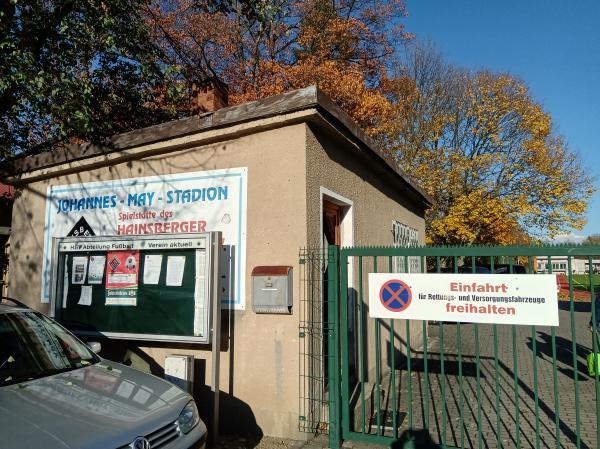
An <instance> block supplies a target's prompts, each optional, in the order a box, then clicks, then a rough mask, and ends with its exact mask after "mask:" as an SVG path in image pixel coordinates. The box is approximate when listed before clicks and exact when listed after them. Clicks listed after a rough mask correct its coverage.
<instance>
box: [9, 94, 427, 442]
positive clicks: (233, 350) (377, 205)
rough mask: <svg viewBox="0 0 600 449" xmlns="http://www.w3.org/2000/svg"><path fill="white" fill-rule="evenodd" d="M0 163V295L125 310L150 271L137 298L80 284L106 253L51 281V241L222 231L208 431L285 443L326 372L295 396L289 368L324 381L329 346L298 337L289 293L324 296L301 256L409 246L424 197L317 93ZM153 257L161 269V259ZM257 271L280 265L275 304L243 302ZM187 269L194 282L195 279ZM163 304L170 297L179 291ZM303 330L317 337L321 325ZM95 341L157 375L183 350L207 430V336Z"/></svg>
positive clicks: (420, 232) (40, 303) (88, 309)
mask: <svg viewBox="0 0 600 449" xmlns="http://www.w3.org/2000/svg"><path fill="white" fill-rule="evenodd" d="M209 109H210V108H209ZM2 172H3V177H4V182H7V183H10V184H12V185H14V186H15V189H16V194H15V200H14V207H13V218H12V237H11V239H12V249H13V250H12V252H11V260H10V267H11V276H10V285H9V295H10V296H12V297H14V298H17V299H20V300H21V301H23V302H25V303H27V304H28V305H30V306H31V307H33V308H35V309H38V310H40V311H42V312H44V313H47V314H55V315H56V314H58V313H59V312H60V310H61V309H63V308H65V307H67V306H68V307H69V308H73V310H79V309H81V310H83V312H82V313H85V314H86V315H85V316H87V317H88V318H89V319H90V320H92V322H93V320H94V317H95V314H96V313H98V314H99V313H100V311H101V310H103V308H104V309H106V308H110V310H111V311H115V312H114V313H115V314H118V313H126V312H127V313H129V312H130V311H134V310H135V309H134V308H135V307H140V305H141V304H142V301H151V299H149V298H144V297H142V296H143V295H142V287H143V286H144V285H145V284H152V281H150V278H151V277H152V274H151V270H150V269H148V273H150V274H148V273H146V272H144V271H145V270H144V269H142V268H140V272H139V281H138V278H137V276H138V274H136V281H135V282H136V285H135V288H137V286H138V282H139V290H138V293H137V295H138V297H137V302H136V301H130V302H127V301H126V302H120V303H119V302H114V301H112V300H111V301H109V300H108V298H106V300H105V299H104V296H96V292H97V291H99V292H101V291H103V289H104V288H108V285H107V284H106V283H105V282H104V281H102V279H103V276H104V275H103V274H102V272H100V273H99V278H94V279H95V280H93V279H92V271H97V270H98V268H100V269H102V270H103V269H104V267H105V265H104V264H105V263H107V264H108V263H109V260H108V258H106V259H101V260H100V263H101V265H99V262H98V259H94V260H95V262H94V265H92V261H91V259H90V260H89V263H88V258H87V257H88V256H87V255H85V254H86V253H82V254H84V255H83V256H78V257H79V258H77V257H74V258H73V260H72V262H71V259H68V260H69V262H65V270H67V271H64V273H63V275H57V273H61V271H60V270H62V269H63V268H62V267H61V266H59V267H57V262H56V260H55V259H53V254H55V253H56V251H58V249H57V247H56V242H57V241H58V240H56V239H61V238H64V237H66V236H71V240H73V239H77V240H78V241H81V242H85V241H86V239H89V238H90V236H95V238H98V237H100V236H108V237H110V236H114V237H115V238H116V237H119V238H120V237H123V238H125V237H128V238H130V237H131V236H137V235H141V236H144V235H148V234H152V235H158V236H167V235H169V236H173V235H184V234H186V233H194V234H197V233H202V232H208V231H220V232H221V236H222V242H221V243H222V251H223V253H222V254H221V271H220V276H219V281H218V284H219V285H218V288H219V295H220V300H221V304H222V310H223V313H222V320H221V347H220V366H221V369H220V385H221V413H220V417H221V429H222V430H225V431H227V430H234V431H238V432H239V431H244V430H247V431H249V432H255V433H261V434H264V435H271V436H280V437H289V438H302V433H301V432H300V430H301V429H303V425H302V423H301V422H300V421H301V419H300V418H299V416H300V415H302V413H301V410H302V409H303V407H304V405H303V401H305V400H309V401H310V400H311V398H312V397H313V396H319V397H323V395H324V394H325V390H326V388H327V387H326V385H325V381H323V382H322V384H321V385H320V386H319V385H317V386H316V387H315V386H314V385H313V386H312V387H311V388H310V389H309V390H308V393H306V394H305V393H304V391H305V389H304V388H303V387H302V388H301V385H303V382H305V378H304V377H303V372H302V371H301V370H302V369H303V368H300V367H301V366H306V364H309V368H308V370H310V372H311V373H313V372H321V377H324V376H323V373H324V371H325V370H326V367H325V366H324V365H323V363H325V362H323V360H326V354H325V353H324V352H326V350H327V349H326V348H324V347H323V346H321V347H317V346H318V345H314V347H312V348H311V347H304V346H303V342H302V341H301V337H299V334H300V333H299V329H300V328H301V326H303V323H304V321H305V320H306V317H304V316H302V307H301V305H302V303H303V302H306V301H322V300H323V298H322V294H321V293H317V294H316V295H309V294H308V293H307V291H306V290H307V288H306V287H307V284H306V279H305V278H303V276H301V273H302V270H303V267H302V265H301V264H300V258H299V253H300V250H301V249H302V248H317V249H319V248H321V249H323V248H326V247H327V246H328V245H332V244H337V245H344V246H352V245H366V244H368V245H382V246H383V245H385V246H391V245H394V244H399V243H402V242H404V241H405V240H407V241H408V240H410V242H412V243H420V244H423V243H424V234H425V220H424V216H425V211H426V209H427V208H428V207H430V205H431V200H430V198H429V197H428V196H427V195H426V194H425V193H424V192H423V191H422V190H421V189H420V188H419V186H418V185H417V184H416V183H415V182H414V181H413V180H411V179H410V177H409V176H408V175H407V174H406V173H404V172H403V171H402V170H401V169H400V168H399V167H398V166H397V165H396V164H395V163H394V162H393V161H392V160H390V159H389V158H387V157H386V156H385V155H384V154H383V153H382V152H381V151H380V150H379V149H378V148H377V146H376V145H375V144H374V143H373V142H372V141H371V140H370V139H369V138H368V136H366V135H365V133H364V132H363V131H362V130H361V129H359V128H358V127H357V125H356V124H355V123H354V122H353V121H352V120H351V119H350V118H349V116H348V115H347V114H345V113H344V112H343V111H342V110H341V109H340V108H339V107H338V106H336V105H335V104H334V103H333V102H332V101H331V100H330V99H329V98H328V97H327V96H326V95H324V94H323V93H322V92H320V91H319V90H318V89H317V88H315V87H308V88H305V89H301V90H297V91H293V92H289V93H285V94H282V95H278V96H275V97H271V98H266V99H264V100H260V101H255V102H251V103H245V104H240V105H236V106H231V107H224V108H222V109H218V110H215V111H213V112H208V113H204V114H200V115H197V116H192V117H189V118H184V119H181V120H176V121H172V122H169V123H164V124H160V125H157V126H152V127H149V128H145V129H139V130H135V131H132V132H129V133H125V134H121V135H116V136H114V137H113V138H111V139H109V140H108V141H107V142H106V143H105V144H104V145H92V144H85V145H75V146H69V147H66V148H57V149H55V150H54V151H52V152H47V153H41V154H31V155H23V156H21V157H17V158H16V159H14V160H12V161H8V162H5V163H3V164H2ZM92 238H94V237H92ZM90 257H91V256H90ZM102 257H104V256H102ZM76 259H77V260H76ZM152 260H154V262H152V263H155V264H158V266H159V267H160V264H161V260H160V258H156V259H152ZM149 261H150V259H147V261H146V262H142V260H141V259H140V260H137V259H135V258H134V259H132V261H131V264H132V266H133V265H135V264H136V263H138V264H143V263H146V268H148V267H149V266H150V262H149ZM171 262H173V263H172V273H171V274H168V275H167V277H169V276H171V278H172V279H171V280H168V279H167V281H166V282H167V285H175V286H177V285H181V282H184V281H182V280H181V276H183V275H182V274H181V273H183V268H181V267H182V266H183V261H182V260H175V259H173V260H172V261H171V259H170V258H169V261H168V264H169V268H168V269H169V270H171ZM115 264H118V260H117V261H116V262H115ZM127 264H128V265H129V261H128V262H127ZM162 264H163V265H165V264H167V261H166V259H163V261H162ZM67 265H68V267H67ZM178 266H179V267H180V268H178ZM265 267H267V268H266V270H267V272H268V270H273V268H272V267H276V268H277V269H275V272H277V273H281V272H285V273H288V272H289V273H291V277H290V280H291V289H290V292H291V294H290V296H291V297H290V298H288V299H289V300H290V306H289V307H288V308H284V310H282V309H277V310H276V309H269V308H266V309H262V310H261V309H258V308H257V307H255V306H256V304H255V303H254V300H255V299H256V298H255V297H253V294H255V293H256V292H254V293H253V288H252V284H253V276H252V275H253V273H255V274H256V273H259V274H260V273H261V270H265ZM268 267H271V268H268ZM71 269H72V270H73V271H72V273H71V275H69V274H68V270H71ZM106 269H108V268H106ZM178 269H179V270H180V272H179V274H180V277H179V281H178V280H177V272H178V271H177V270H178ZM318 269H319V270H322V269H323V267H319V268H318ZM399 269H401V268H399ZM278 270H283V271H278ZM88 272H89V274H88ZM142 272H143V273H142ZM160 273H162V274H160ZM173 273H175V274H173ZM263 273H264V271H263ZM159 276H164V269H163V272H161V271H160V268H159V269H158V271H157V272H156V282H159V281H158V278H159ZM192 278H193V279H196V281H197V280H198V273H197V272H196V276H195V277H194V274H193V273H192ZM63 279H64V282H65V284H64V285H65V286H66V285H67V284H69V285H70V286H71V289H70V290H69V293H68V294H67V292H66V291H65V290H61V291H62V293H61V294H58V299H56V298H57V297H56V294H55V293H56V291H55V290H53V289H56V288H62V287H61V286H62V285H63ZM160 279H161V281H160V282H165V281H163V280H162V279H163V277H160ZM173 279H174V280H173ZM169 282H171V284H169ZM177 282H179V284H177ZM317 282H318V280H317ZM350 282H351V283H352V282H353V280H352V279H350ZM84 287H85V292H86V294H85V295H84ZM65 288H66V287H65ZM144 288H145V287H144ZM322 290H323V289H318V291H319V292H321V291H322ZM69 295H76V298H75V299H72V298H71V296H69ZM319 295H321V296H319ZM53 297H54V298H55V303H51V299H52V298H53ZM99 298H100V299H99ZM157 298H159V297H158V296H157ZM159 299H160V298H159ZM159 299H156V301H158V300H159ZM171 299H172V301H173V302H172V303H171V304H172V307H173V308H175V307H177V302H176V301H177V298H176V297H174V298H171ZM160 300H162V299H160ZM61 304H62V306H61ZM117 304H119V305H117ZM119 307H120V308H119ZM173 310H174V309H173ZM94 311H96V312H94ZM111 313H112V312H111ZM193 313H197V310H196V312H193V311H192V314H193ZM82 316H83V315H82ZM184 318H185V317H184ZM144 319H145V320H146V321H147V320H148V319H149V318H144ZM182 319H183V318H182ZM186 319H187V318H186ZM312 319H313V320H317V321H318V320H322V319H323V316H322V315H318V316H316V317H314V316H313V317H312ZM174 320H175V318H174V317H173V316H171V312H170V309H169V308H166V309H165V311H164V313H163V314H160V315H155V316H152V317H151V319H150V321H151V322H152V323H155V324H156V325H157V326H161V323H163V322H169V321H174ZM138 324H147V322H145V323H138ZM316 328H320V329H321V332H322V329H323V326H316ZM99 330H100V331H101V330H102V329H99ZM421 332H422V327H421V324H420V323H418V324H417V323H414V329H412V331H411V333H412V335H413V337H414V342H415V344H418V342H419V336H420V333H421ZM174 340H176V339H174ZM102 344H103V352H102V355H103V356H104V357H106V358H112V359H114V360H116V361H121V362H123V361H125V362H126V363H129V364H132V365H133V366H136V367H139V368H142V369H147V370H149V371H151V372H154V373H156V374H159V375H161V374H163V372H164V366H165V357H166V356H167V355H169V354H186V355H192V356H193V357H194V360H195V377H194V379H195V380H194V394H195V396H196V398H197V401H198V403H199V408H200V410H201V414H202V415H203V417H204V418H205V420H206V422H207V423H209V424H210V422H211V420H210V419H206V418H207V416H206V414H207V413H210V407H208V401H209V399H210V396H209V391H208V392H207V390H208V389H209V387H210V372H211V366H212V358H211V348H210V346H209V345H207V344H201V343H191V342H181V341H171V340H169V338H166V339H162V340H159V341H158V340H157V341H152V339H151V338H150V339H147V338H146V339H143V340H140V339H137V340H136V339H128V340H122V339H119V338H114V337H113V338H111V339H109V340H107V341H104V342H103V343H102ZM316 353H318V354H316ZM317 356H318V357H317ZM384 356H385V355H384ZM315 360H317V361H316V362H315ZM319 360H320V361H319ZM315 364H317V365H318V366H317V365H315ZM319 364H320V365H319ZM304 374H305V373H304ZM299 391H301V392H302V393H299ZM307 395H308V396H307ZM301 396H302V397H301ZM207 410H208V412H207ZM228 427H229V429H228ZM309 430H311V431H315V430H317V429H309Z"/></svg>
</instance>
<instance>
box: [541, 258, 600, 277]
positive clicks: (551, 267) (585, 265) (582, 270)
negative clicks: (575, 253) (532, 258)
mask: <svg viewBox="0 0 600 449" xmlns="http://www.w3.org/2000/svg"><path fill="white" fill-rule="evenodd" d="M569 259H571V267H570V268H571V274H589V273H592V274H595V273H600V260H599V259H592V267H591V270H590V261H589V260H588V259H587V258H577V257H567V256H552V257H544V256H538V257H537V258H536V263H537V271H538V272H552V273H564V274H568V273H569Z"/></svg>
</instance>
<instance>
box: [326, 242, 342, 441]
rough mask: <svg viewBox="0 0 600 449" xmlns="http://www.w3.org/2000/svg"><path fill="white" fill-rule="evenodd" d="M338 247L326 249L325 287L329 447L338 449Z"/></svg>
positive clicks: (339, 424) (339, 430)
mask: <svg viewBox="0 0 600 449" xmlns="http://www.w3.org/2000/svg"><path fill="white" fill-rule="evenodd" d="M339 251H340V249H339V247H337V246H330V247H329V248H328V251H327V252H328V254H327V259H328V264H327V271H328V273H327V274H328V278H327V279H328V285H327V300H328V302H329V304H328V307H327V315H328V316H327V322H328V323H327V330H328V333H327V338H328V339H329V360H328V363H329V379H328V380H329V447H330V448H332V449H338V448H339V447H341V445H342V437H341V423H340V409H341V404H340V394H339V386H340V348H339V340H338V335H339V329H340V326H339V325H340V319H339V317H340V315H339V273H340V263H339Z"/></svg>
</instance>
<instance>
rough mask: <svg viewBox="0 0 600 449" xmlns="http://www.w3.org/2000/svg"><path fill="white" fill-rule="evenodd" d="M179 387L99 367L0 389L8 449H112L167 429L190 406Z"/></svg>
mask: <svg viewBox="0 0 600 449" xmlns="http://www.w3.org/2000/svg"><path fill="white" fill-rule="evenodd" d="M190 399H191V398H190V396H189V395H188V394H187V393H185V392H184V391H183V390H181V389H179V388H178V387H176V386H174V385H172V384H170V383H168V382H166V381H164V380H162V379H160V378H158V377H155V376H152V375H149V374H145V373H142V372H140V371H136V370H134V369H132V368H129V367H127V366H124V365H120V364H117V363H112V362H108V361H102V362H100V363H98V364H95V365H90V366H87V367H84V368H79V369H76V370H73V371H68V372H65V373H61V374H56V375H52V376H47V377H44V378H41V379H35V380H31V381H28V382H24V383H22V384H15V385H10V386H6V387H2V388H0V434H1V435H2V447H5V448H7V449H11V448H23V447H43V448H44V449H55V448H56V449H59V448H60V449H66V448H77V449H113V448H115V449H116V448H119V447H121V446H124V445H126V444H129V443H130V442H131V441H132V440H133V439H134V438H135V437H136V436H141V435H147V434H148V433H150V432H153V431H155V430H157V429H159V428H160V427H162V426H165V425H167V424H169V423H172V422H173V421H175V420H176V419H177V417H178V416H179V413H180V412H181V410H182V409H183V407H184V406H185V404H186V403H187V402H188V401H189V400H190Z"/></svg>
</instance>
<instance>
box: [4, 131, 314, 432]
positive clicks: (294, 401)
mask: <svg viewBox="0 0 600 449" xmlns="http://www.w3.org/2000/svg"><path fill="white" fill-rule="evenodd" d="M305 138H306V133H305V125H303V124H298V125H292V126H286V127H283V128H277V129H272V130H268V131H263V132H259V133H255V134H250V135H245V136H242V137H239V138H235V139H232V140H229V141H225V142H220V143H218V144H213V145H208V146H202V147H195V148H191V149H188V150H185V151H179V152H176V153H168V154H163V155H158V156H154V157H147V158H144V159H141V160H134V161H131V162H126V163H119V164H116V165H113V166H105V167H101V168H96V169H93V170H86V171H81V172H76V173H72V174H68V175H61V176H58V177H53V178H50V179H47V180H43V181H37V182H34V183H32V184H29V185H26V186H23V187H22V188H21V189H19V193H18V194H17V196H16V200H15V204H14V216H13V224H12V229H13V235H12V238H13V248H14V250H13V252H12V260H11V283H10V286H9V290H10V295H13V296H14V297H16V298H22V299H23V300H24V301H26V302H27V303H29V304H30V305H32V306H34V307H35V308H37V309H40V310H42V311H44V312H48V311H49V308H48V306H47V305H45V304H41V303H40V299H39V298H40V290H41V261H42V254H43V238H44V211H45V207H46V206H45V195H46V189H47V188H48V187H49V186H51V185H52V186H56V185H64V184H73V183H81V182H89V181H98V180H110V179H119V178H121V179H122V178H134V177H143V176H153V175H157V174H173V173H180V172H186V171H203V170H212V169H221V168H232V167H247V168H248V196H247V200H248V204H247V238H246V242H247V247H246V273H245V276H246V295H245V304H246V310H245V311H236V312H232V313H231V315H229V314H228V313H224V316H223V320H222V322H223V332H222V340H223V344H222V348H223V350H222V352H221V377H220V383H221V391H222V392H223V395H222V397H221V404H222V410H223V414H227V413H229V412H230V410H231V409H232V408H237V410H238V412H236V413H235V414H233V415H231V414H230V415H229V418H230V419H229V420H228V421H229V422H230V423H231V422H233V423H234V424H239V425H240V426H241V425H242V424H243V423H242V421H244V420H246V421H249V422H251V421H252V420H255V421H256V425H257V426H258V427H259V428H260V429H261V431H262V432H263V433H264V434H266V435H274V436H287V437H296V438H300V437H302V436H303V435H300V434H298V430H297V429H298V410H299V405H298V401H299V399H298V365H299V360H298V357H299V355H298V353H299V351H298V345H299V342H298V312H297V308H296V310H294V313H293V314H292V315H266V314H261V315H259V314H255V313H253V312H252V308H251V302H250V291H251V290H250V289H251V280H250V273H251V270H252V268H253V267H255V266H258V265H292V266H293V267H294V294H295V295H296V296H297V294H298V290H299V269H298V249H299V248H300V247H302V246H305V244H306V243H305V242H306V230H307V228H306V224H305V223H306V212H305V208H304V205H305V204H306V189H305V183H304V179H305V178H306V174H305V172H306V160H305V157H306V153H305V151H304V148H305ZM296 304H297V302H296ZM230 326H232V327H233V329H232V333H231V338H230V337H229V335H228V329H229V327H230ZM126 345H127V344H126ZM113 349H114V348H113ZM141 349H142V351H144V352H145V354H146V357H147V358H148V359H149V360H150V361H151V362H155V363H156V364H158V365H163V364H164V357H165V355H167V354H172V353H185V354H193V355H194V356H195V357H196V358H197V359H200V360H205V362H203V365H204V366H203V368H204V369H203V370H202V372H201V374H203V377H202V378H200V379H196V388H197V390H198V392H199V393H200V402H201V403H200V408H201V409H203V408H204V409H205V410H206V409H210V403H202V402H205V401H206V400H207V399H208V398H209V395H207V394H205V393H206V390H207V388H202V385H209V384H210V375H211V366H212V364H211V355H210V347H204V348H203V349H204V350H202V349H197V347H194V346H181V345H176V344H166V345H165V344H162V345H149V344H147V345H145V346H143V347H142V348H141ZM232 349H233V352H232V351H231V350H232ZM106 352H111V348H106ZM106 352H105V355H107V356H108V354H106ZM151 364H153V363H151ZM241 411H243V414H242V412H241ZM233 417H235V419H232V418H233ZM209 424H210V423H209ZM246 426H248V423H246Z"/></svg>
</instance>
